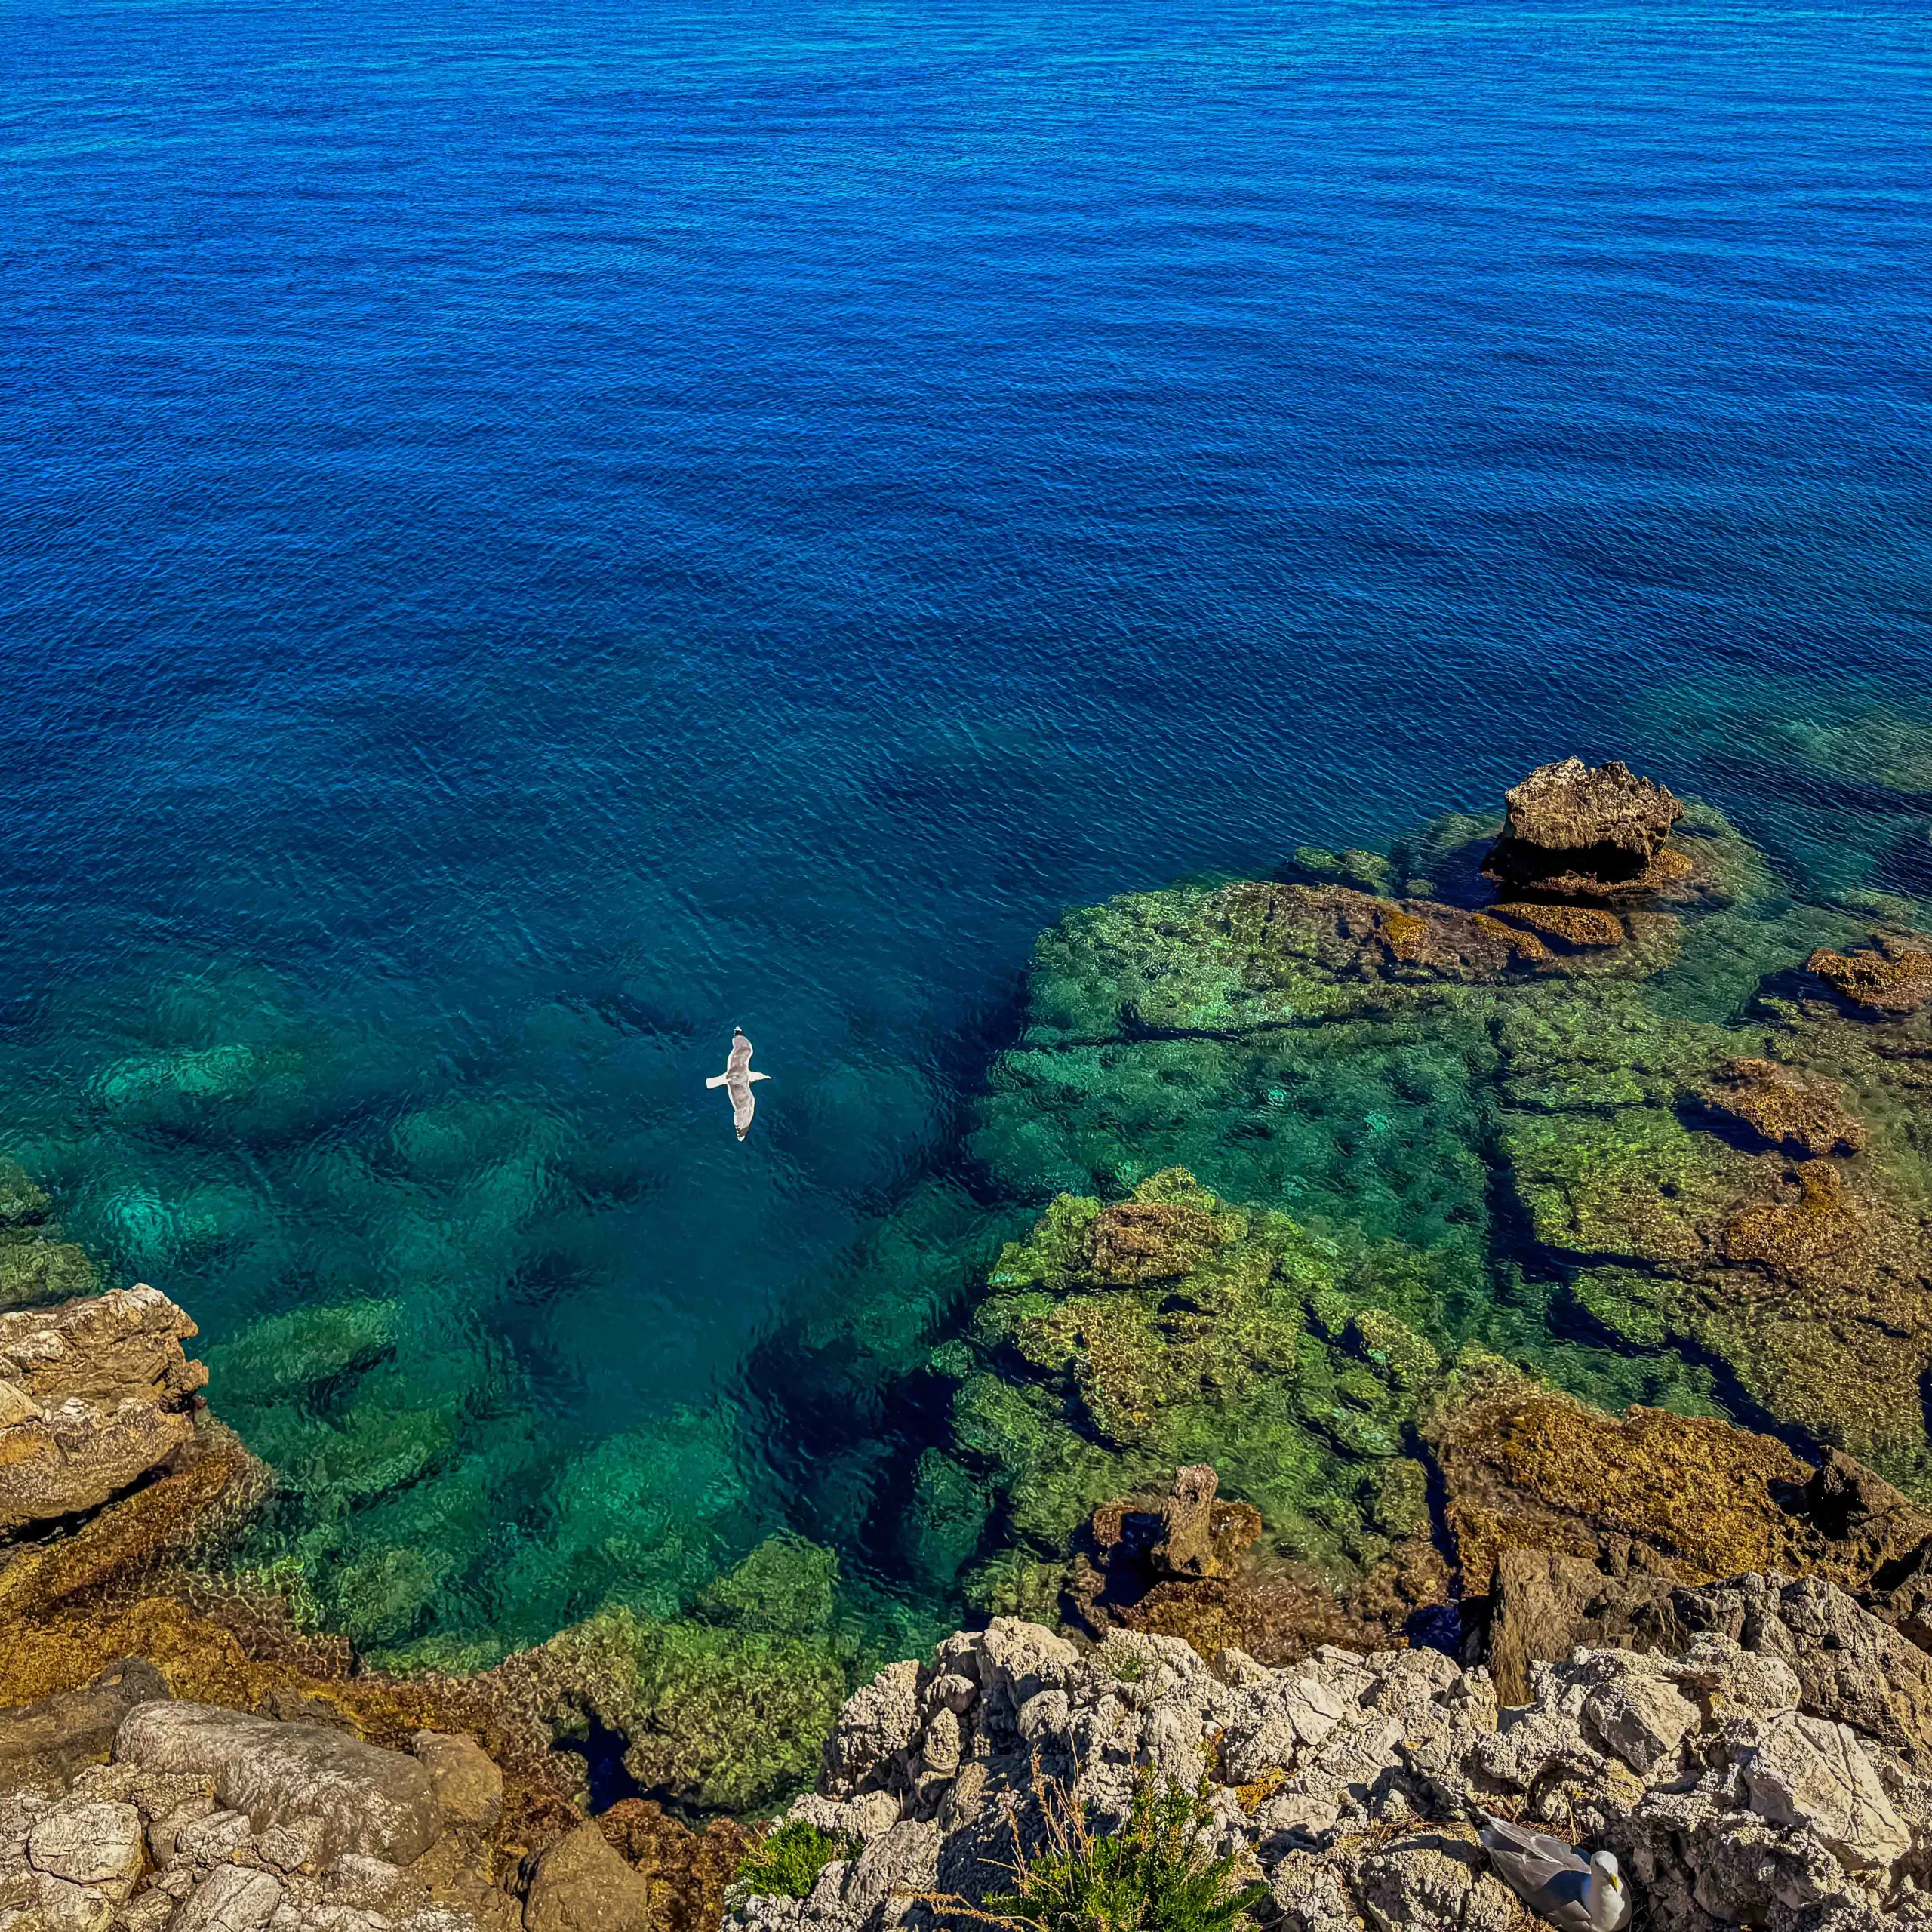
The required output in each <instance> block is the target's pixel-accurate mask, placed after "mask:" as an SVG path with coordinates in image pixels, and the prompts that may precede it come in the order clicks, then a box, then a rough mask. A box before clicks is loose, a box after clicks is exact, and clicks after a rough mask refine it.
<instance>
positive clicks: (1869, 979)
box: [1804, 932, 1932, 1017]
mask: <svg viewBox="0 0 1932 1932" xmlns="http://www.w3.org/2000/svg"><path fill="white" fill-rule="evenodd" d="M1804 963H1805V965H1806V967H1807V969H1808V970H1809V971H1811V972H1813V973H1814V974H1817V977H1819V978H1820V980H1823V981H1824V983H1825V984H1826V986H1829V987H1830V988H1831V989H1832V992H1835V993H1836V994H1837V995H1838V997H1839V998H1840V999H1841V1000H1843V1001H1844V1003H1845V1004H1846V1005H1847V1006H1848V1007H1849V1008H1851V1010H1852V1011H1854V1012H1855V1013H1860V1014H1866V1015H1868V1016H1872V1017H1897V1016H1898V1015H1900V1014H1907V1013H1915V1012H1916V1011H1918V1008H1921V1007H1922V1006H1924V1005H1925V1004H1927V1002H1928V1001H1932V940H1926V939H1924V938H1922V937H1920V936H1919V935H1918V934H1915V933H1913V934H1904V933H1888V932H1878V933H1874V934H1872V943H1871V944H1870V945H1869V946H1867V947H1863V948H1861V949H1860V950H1858V951H1857V952H1849V953H1847V952H1832V950H1831V949H1829V947H1827V946H1820V948H1819V949H1818V950H1817V952H1814V953H1813V954H1812V955H1811V956H1810V958H1809V959H1807V961H1805V962H1804Z"/></svg>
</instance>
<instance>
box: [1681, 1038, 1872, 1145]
mask: <svg viewBox="0 0 1932 1932" xmlns="http://www.w3.org/2000/svg"><path fill="white" fill-rule="evenodd" d="M1697 1097H1698V1099H1699V1100H1701V1101H1702V1102H1703V1103H1704V1105H1705V1106H1706V1107H1708V1108H1709V1109H1710V1110H1711V1111H1712V1112H1713V1113H1715V1114H1717V1115H1720V1116H1721V1117H1722V1118H1724V1119H1726V1120H1727V1121H1731V1122H1734V1124H1737V1126H1739V1127H1742V1128H1747V1129H1748V1130H1749V1131H1750V1133H1751V1134H1753V1135H1754V1136H1755V1137H1756V1138H1757V1139H1758V1140H1759V1141H1761V1142H1762V1143H1764V1146H1767V1147H1778V1148H1782V1149H1784V1150H1785V1151H1786V1152H1788V1153H1792V1154H1799V1155H1804V1156H1805V1157H1806V1158H1807V1159H1812V1160H1817V1159H1820V1158H1823V1156H1825V1155H1829V1154H1855V1153H1857V1152H1858V1150H1859V1149H1860V1148H1861V1147H1863V1146H1864V1144H1865V1130H1864V1128H1863V1125H1862V1124H1860V1122H1859V1121H1857V1119H1856V1118H1854V1116H1853V1115H1850V1114H1849V1113H1847V1112H1846V1111H1845V1107H1844V1095H1843V1094H1841V1092H1840V1091H1839V1089H1838V1087H1837V1086H1836V1085H1835V1084H1833V1083H1832V1081H1829V1080H1826V1079H1823V1078H1818V1077H1817V1076H1816V1075H1812V1076H1808V1077H1807V1075H1803V1074H1801V1073H1799V1072H1796V1071H1795V1070H1794V1069H1792V1068H1789V1067H1786V1066H1780V1065H1779V1063H1777V1061H1776V1060H1757V1059H1752V1058H1745V1059H1740V1060H1728V1061H1727V1062H1725V1063H1724V1065H1723V1066H1721V1067H1719V1068H1718V1069H1717V1071H1716V1072H1715V1074H1714V1075H1712V1078H1711V1079H1710V1080H1709V1081H1708V1082H1707V1083H1706V1084H1705V1085H1704V1086H1703V1087H1702V1088H1700V1089H1699V1091H1698V1094H1697Z"/></svg>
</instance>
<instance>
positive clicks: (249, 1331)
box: [208, 1299, 398, 1405]
mask: <svg viewBox="0 0 1932 1932" xmlns="http://www.w3.org/2000/svg"><path fill="white" fill-rule="evenodd" d="M397 1322H398V1309H397V1308H396V1306H395V1303H393V1302H389V1301H382V1300H374V1299H365V1300H356V1301H348V1302H340V1303H335V1304H334V1305H332V1306H326V1307H321V1308H302V1309H293V1310H291V1312H289V1313H288V1314H286V1315H269V1316H266V1317H265V1318H263V1320H261V1321H258V1322H257V1323H255V1324H254V1326H253V1327H249V1328H246V1329H245V1330H243V1331H242V1333H241V1334H239V1335H238V1336H236V1337H235V1339H234V1340H232V1341H231V1342H226V1343H223V1345H222V1346H220V1347H219V1348H216V1349H210V1350H209V1351H208V1373H209V1375H210V1377H211V1378H212V1379H213V1380H214V1399H215V1400H216V1401H219V1402H220V1403H223V1404H228V1405H238V1404H255V1403H263V1402H271V1401H278V1400H281V1399H284V1398H287V1397H288V1396H290V1395H296V1394H299V1393H300V1392H301V1391H303V1389H309V1388H312V1387H313V1386H315V1384H316V1383H321V1382H326V1381H328V1380H330V1379H331V1377H336V1376H340V1375H343V1374H347V1373H349V1372H350V1371H354V1370H356V1369H361V1368H366V1367H368V1366H369V1365H370V1364H371V1363H374V1362H376V1361H380V1359H381V1358H383V1355H386V1353H388V1352H389V1350H390V1349H392V1348H393V1347H394V1346H395V1340H396V1331H397Z"/></svg>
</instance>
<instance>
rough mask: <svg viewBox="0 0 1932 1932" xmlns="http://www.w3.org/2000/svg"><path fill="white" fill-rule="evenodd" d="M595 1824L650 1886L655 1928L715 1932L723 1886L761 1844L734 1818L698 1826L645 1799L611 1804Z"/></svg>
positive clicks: (671, 1931) (661, 1931)
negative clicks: (699, 1829) (671, 1814)
mask: <svg viewBox="0 0 1932 1932" xmlns="http://www.w3.org/2000/svg"><path fill="white" fill-rule="evenodd" d="M597 1828H598V1830H599V1831H601V1832H602V1833H603V1834H604V1837H605V1841H606V1842H607V1843H608V1844H609V1845H610V1846H611V1849H612V1850H614V1851H615V1852H616V1853H617V1854H618V1856H619V1857H621V1858H622V1859H623V1860H625V1862H626V1863H628V1864H629V1865H630V1866H632V1868H633V1869H635V1871H637V1872H639V1873H641V1875H642V1876H643V1878H644V1880H645V1883H646V1884H648V1885H649V1887H651V1915H652V1921H653V1923H654V1926H655V1927H656V1928H657V1932H711V1928H712V1927H714V1926H715V1925H716V1924H718V1922H719V1921H720V1920H721V1918H723V1916H724V1892H725V1888H726V1887H728V1885H729V1884H731V1881H732V1878H733V1877H734V1875H736V1873H737V1869H738V1867H739V1866H740V1864H741V1863H743V1861H744V1860H745V1858H746V1856H747V1855H748V1854H749V1853H750V1851H751V1850H752V1848H753V1847H754V1846H755V1845H756V1844H757V1843H758V1838H757V1835H756V1834H755V1832H750V1831H749V1830H747V1829H746V1828H745V1826H743V1825H741V1824H740V1823H738V1821H737V1820H736V1819H735V1818H713V1819H712V1820H711V1821H710V1822H709V1823H708V1824H706V1826H705V1827H704V1829H703V1830H702V1831H696V1830H694V1829H692V1828H691V1826H688V1825H686V1824H683V1823H680V1822H679V1820H677V1819H675V1818H672V1817H667V1816H666V1814H665V1811H664V1808H663V1806H662V1805H660V1804H654V1803H652V1802H651V1800H650V1799H649V1798H624V1799H623V1800H621V1801H620V1802H619V1803H617V1804H614V1805H612V1806H611V1808H610V1810H608V1811H605V1812H603V1813H601V1814H600V1815H599V1816H598V1819H597Z"/></svg>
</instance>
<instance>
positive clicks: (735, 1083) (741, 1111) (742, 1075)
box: [704, 1026, 771, 1140]
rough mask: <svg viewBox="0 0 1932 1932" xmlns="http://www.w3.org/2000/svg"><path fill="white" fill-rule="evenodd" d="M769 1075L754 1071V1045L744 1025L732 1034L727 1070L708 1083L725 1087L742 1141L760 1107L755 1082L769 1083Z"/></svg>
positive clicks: (714, 1075)
mask: <svg viewBox="0 0 1932 1932" xmlns="http://www.w3.org/2000/svg"><path fill="white" fill-rule="evenodd" d="M770 1078H771V1075H770V1074H768V1073H754V1072H752V1043H751V1042H750V1041H749V1040H748V1039H746V1038H745V1029H743V1027H742V1026H740V1027H738V1028H737V1029H735V1030H734V1032H733V1033H732V1035H731V1054H730V1056H729V1057H728V1058H727V1060H725V1062H724V1072H722V1073H714V1074H713V1075H712V1076H711V1078H709V1080H707V1081H706V1082H705V1083H704V1084H705V1085H706V1087H708V1088H709V1087H721V1088H724V1091H725V1092H726V1093H728V1094H730V1095H731V1124H732V1125H733V1126H734V1127H735V1128H737V1130H738V1138H739V1139H740V1140H743V1139H744V1137H745V1130H746V1128H748V1127H749V1126H750V1125H751V1124H752V1113H753V1112H754V1111H755V1109H756V1108H757V1106H758V1102H757V1100H755V1098H754V1097H753V1095H752V1081H754V1080H769V1079H770Z"/></svg>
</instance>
